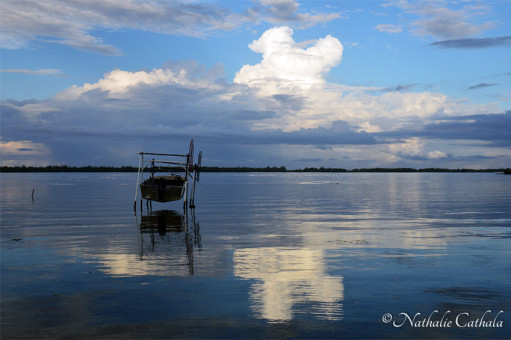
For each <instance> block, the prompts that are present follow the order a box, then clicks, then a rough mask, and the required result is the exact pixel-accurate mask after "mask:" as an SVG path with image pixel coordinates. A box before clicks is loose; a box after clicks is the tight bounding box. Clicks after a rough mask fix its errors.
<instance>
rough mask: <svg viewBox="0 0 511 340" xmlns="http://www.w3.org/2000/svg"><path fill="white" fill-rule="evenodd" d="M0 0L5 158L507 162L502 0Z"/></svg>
mask: <svg viewBox="0 0 511 340" xmlns="http://www.w3.org/2000/svg"><path fill="white" fill-rule="evenodd" d="M0 7H1V8H0V25H1V35H0V47H1V59H0V63H1V65H0V66H1V67H0V68H1V73H0V77H1V84H0V85H1V88H0V92H1V93H0V95H1V115H2V116H1V140H0V146H1V151H2V164H3V165H21V164H25V165H47V164H68V165H77V166H80V165H89V164H92V165H136V164H137V157H136V156H137V155H136V152H138V151H141V150H144V151H154V152H164V151H169V152H176V151H180V150H186V149H187V144H188V141H189V139H190V138H194V140H195V143H196V147H197V149H202V150H203V153H204V163H205V164H207V165H216V166H267V165H270V166H274V165H275V166H281V165H284V166H286V167H288V168H291V169H293V168H303V167H312V166H316V167H319V166H325V167H343V168H360V167H415V168H425V167H447V168H493V167H509V166H511V132H510V131H511V21H510V20H509V18H510V17H511V2H510V1H441V0H432V1H426V0H425V1H404V0H403V1H295V0H261V1H213V0H210V1H163V0H160V1H156V0H146V1H137V0H124V1H120V0H104V1H95V0H76V1H57V0H52V1H50V0H38V1H33V0H13V1H8V0H2V1H1V2H0Z"/></svg>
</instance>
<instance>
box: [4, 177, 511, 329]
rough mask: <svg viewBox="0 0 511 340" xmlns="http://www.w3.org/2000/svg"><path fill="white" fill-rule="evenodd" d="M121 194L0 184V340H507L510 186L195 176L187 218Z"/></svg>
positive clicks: (44, 182)
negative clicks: (196, 183) (33, 339)
mask: <svg viewBox="0 0 511 340" xmlns="http://www.w3.org/2000/svg"><path fill="white" fill-rule="evenodd" d="M135 183H136V174H133V173H128V174H124V173H100V174H98V173H96V174H93V173H63V174H1V300H2V301H1V303H2V310H1V336H2V338H3V339H8V338H17V337H20V338H21V337H24V338H26V337H36V338H40V337H47V338H87V337H89V338H90V337H93V338H98V337H100V338H112V337H114V338H116V337H123V338H202V337H206V338H338V339H339V338H435V337H441V338H455V337H458V338H480V337H483V338H499V337H500V338H510V337H511V318H510V316H511V242H510V239H511V176H504V175H499V174H453V173H446V174H440V173H434V174H425V173H420V174H413V173H410V174H408V173H398V174H382V173H376V174H368V173H344V174H325V173H317V174H294V173H269V174H259V173H251V174H250V173H249V174H211V173H204V174H202V175H201V182H200V183H199V186H198V189H197V199H196V204H197V207H196V209H195V211H193V213H192V211H189V212H188V213H187V214H183V210H182V204H180V203H176V202H174V203H167V204H159V203H153V207H152V212H148V211H147V209H146V206H145V204H144V207H143V211H142V212H141V211H140V203H138V206H137V213H136V214H134V212H133V197H134V192H135ZM32 189H35V192H34V199H33V200H32V197H31V195H32ZM488 311H489V312H488ZM501 311H502V312H501ZM387 313H390V314H387ZM418 313H420V314H418ZM485 313H486V314H485ZM407 316H409V318H410V320H409V319H407ZM414 317H415V319H414V320H411V319H413V318H414ZM428 317H429V320H430V322H429V323H428V320H427V318H428ZM477 319H479V320H482V323H481V321H479V323H478V322H477ZM389 320H390V322H389ZM384 321H386V322H387V323H385V322H384ZM435 321H436V324H435V323H434V322H435ZM449 321H450V322H451V323H450V324H448V323H447V322H449ZM492 322H493V323H492ZM435 325H436V326H435ZM499 325H500V327H499Z"/></svg>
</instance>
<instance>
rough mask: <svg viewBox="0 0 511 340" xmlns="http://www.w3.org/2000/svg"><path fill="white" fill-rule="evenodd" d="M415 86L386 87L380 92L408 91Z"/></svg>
mask: <svg viewBox="0 0 511 340" xmlns="http://www.w3.org/2000/svg"><path fill="white" fill-rule="evenodd" d="M415 86H417V84H406V85H396V86H391V87H386V88H384V89H382V90H381V91H382V92H403V91H408V90H410V89H411V88H413V87H415Z"/></svg>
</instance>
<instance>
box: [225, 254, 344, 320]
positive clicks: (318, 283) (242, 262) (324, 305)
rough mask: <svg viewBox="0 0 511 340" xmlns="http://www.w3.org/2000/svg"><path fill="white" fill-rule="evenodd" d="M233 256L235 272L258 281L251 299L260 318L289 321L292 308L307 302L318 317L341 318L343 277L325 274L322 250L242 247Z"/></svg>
mask: <svg viewBox="0 0 511 340" xmlns="http://www.w3.org/2000/svg"><path fill="white" fill-rule="evenodd" d="M233 259H234V275H236V276H239V277H242V278H244V279H254V280H256V281H257V282H256V283H254V284H253V285H252V287H251V290H250V299H251V302H252V304H253V309H254V311H255V313H256V314H257V315H258V316H259V317H261V318H264V319H267V320H270V321H277V322H278V321H288V320H291V319H292V318H293V314H294V310H293V309H294V307H295V309H296V306H297V305H302V304H308V303H309V304H312V305H313V309H314V310H315V311H316V312H315V314H316V316H317V317H318V318H322V319H327V320H338V319H340V318H341V315H342V301H343V299H344V285H343V281H342V280H343V278H342V277H340V276H330V275H328V273H327V271H326V264H325V259H324V252H323V251H322V250H316V249H308V248H302V249H290V248H272V247H263V248H244V249H237V250H236V251H235V252H234V255H233Z"/></svg>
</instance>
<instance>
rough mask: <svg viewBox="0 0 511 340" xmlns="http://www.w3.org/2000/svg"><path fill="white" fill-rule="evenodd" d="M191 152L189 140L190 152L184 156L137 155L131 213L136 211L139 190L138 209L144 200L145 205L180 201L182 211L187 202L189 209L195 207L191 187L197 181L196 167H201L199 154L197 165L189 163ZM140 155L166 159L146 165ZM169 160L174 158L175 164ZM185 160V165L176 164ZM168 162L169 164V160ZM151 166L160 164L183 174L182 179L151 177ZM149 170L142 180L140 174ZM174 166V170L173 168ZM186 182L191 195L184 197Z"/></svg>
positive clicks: (152, 167)
mask: <svg viewBox="0 0 511 340" xmlns="http://www.w3.org/2000/svg"><path fill="white" fill-rule="evenodd" d="M193 151H194V144H193V139H192V140H190V148H189V150H188V153H187V154H186V155H181V154H165V153H151V152H142V151H141V152H139V153H138V154H139V155H140V159H139V164H138V173H137V187H136V189H135V201H134V203H133V209H134V210H136V208H137V198H138V193H139V187H140V193H141V198H140V208H141V209H142V200H143V199H144V198H145V199H146V200H147V201H148V203H149V201H151V202H152V201H157V202H170V201H177V200H180V199H181V198H183V206H184V209H187V207H188V201H189V202H190V208H194V207H195V183H196V182H197V181H198V180H199V173H200V167H201V163H202V152H199V158H198V162H197V163H196V164H194V163H193ZM144 155H150V156H161V157H167V158H165V159H159V160H155V159H154V158H152V159H150V160H149V161H146V160H145V159H144ZM172 157H173V158H174V159H175V158H178V160H177V161H176V160H172ZM183 158H184V159H186V161H185V162H183V161H179V159H183ZM169 159H171V160H169ZM155 164H163V165H164V166H166V167H167V168H168V167H169V166H174V167H172V168H170V170H171V171H178V172H179V171H182V172H184V178H183V177H181V176H179V175H174V174H172V175H167V176H155ZM149 166H151V176H150V177H149V178H148V179H146V180H144V170H145V169H146V168H147V167H149ZM176 166H177V167H176ZM189 180H191V181H192V183H191V188H190V189H191V192H190V195H189V193H188V186H189ZM183 196H184V197H183Z"/></svg>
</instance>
